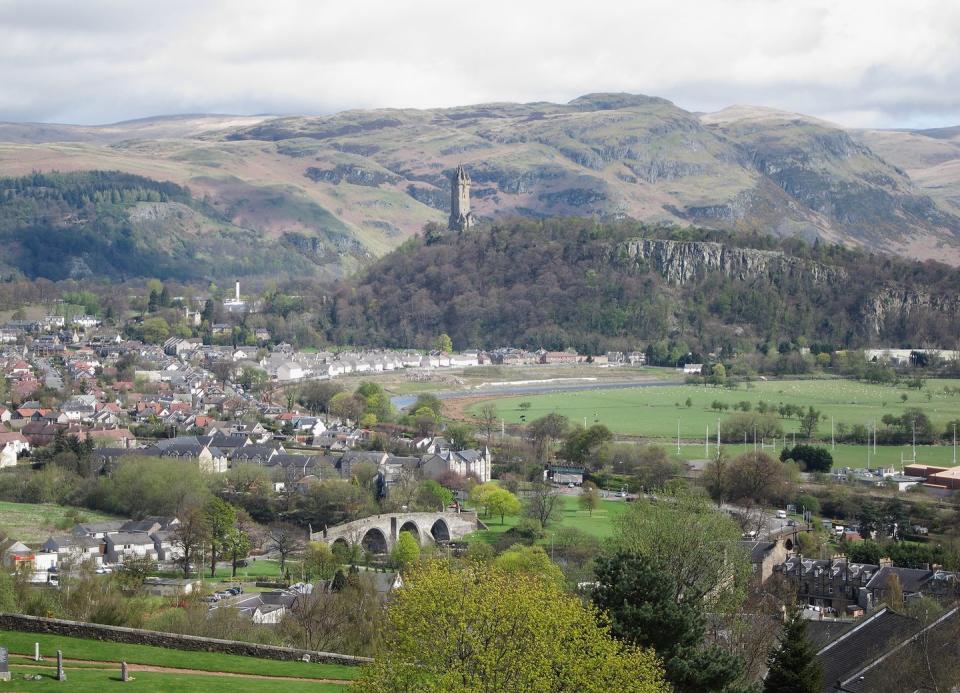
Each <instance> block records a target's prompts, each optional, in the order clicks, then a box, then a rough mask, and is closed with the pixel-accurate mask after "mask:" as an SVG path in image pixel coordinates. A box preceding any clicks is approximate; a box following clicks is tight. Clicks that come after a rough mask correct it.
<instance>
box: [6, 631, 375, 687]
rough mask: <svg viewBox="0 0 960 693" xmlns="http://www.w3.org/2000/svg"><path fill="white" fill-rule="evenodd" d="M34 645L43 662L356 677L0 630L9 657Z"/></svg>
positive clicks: (330, 668) (333, 669) (300, 665)
mask: <svg viewBox="0 0 960 693" xmlns="http://www.w3.org/2000/svg"><path fill="white" fill-rule="evenodd" d="M35 642H39V643H40V654H41V655H42V656H43V657H45V658H47V659H50V658H53V657H56V651H57V650H58V649H59V650H63V656H64V657H66V658H67V659H86V660H94V661H109V662H118V661H120V660H124V661H126V662H127V663H128V664H151V665H154V666H163V667H175V668H179V669H194V670H197V671H225V672H231V673H237V674H257V675H262V676H276V677H283V676H286V677H298V678H311V679H354V678H356V677H357V675H358V673H359V669H358V668H357V667H351V666H343V665H339V664H306V663H304V662H281V661H276V660H271V659H259V658H256V657H241V656H239V655H228V654H218V653H213V652H189V651H184V650H170V649H166V648H163V647H152V646H149V645H127V644H123V643H114V642H102V641H99V640H84V639H82V638H70V637H65V636H61V635H46V634H42V633H20V632H15V631H6V630H0V645H3V646H4V647H6V648H7V649H8V650H9V651H10V652H11V653H16V654H25V655H32V654H33V643H35ZM284 685H286V684H284Z"/></svg>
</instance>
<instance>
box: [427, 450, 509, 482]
mask: <svg viewBox="0 0 960 693" xmlns="http://www.w3.org/2000/svg"><path fill="white" fill-rule="evenodd" d="M492 465H493V460H492V457H491V455H490V450H489V448H484V449H483V451H480V450H461V451H459V452H455V451H446V452H441V453H435V454H428V455H425V456H424V457H423V458H422V459H421V461H420V471H421V472H422V473H423V475H424V476H425V477H427V478H428V479H442V478H443V477H444V476H446V475H448V474H456V475H457V476H461V477H468V476H473V477H476V479H477V481H479V482H480V483H481V484H482V483H485V482H487V481H490V470H491V467H492Z"/></svg>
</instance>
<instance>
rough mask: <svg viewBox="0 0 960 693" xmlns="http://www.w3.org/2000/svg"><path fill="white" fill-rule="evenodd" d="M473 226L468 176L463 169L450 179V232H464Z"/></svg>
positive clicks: (460, 168)
mask: <svg viewBox="0 0 960 693" xmlns="http://www.w3.org/2000/svg"><path fill="white" fill-rule="evenodd" d="M473 224H474V218H473V212H471V211H470V175H469V174H468V173H467V172H466V170H465V169H464V168H463V164H460V165H458V166H457V170H456V171H454V172H453V175H452V176H451V177H450V221H449V222H448V224H447V225H448V227H449V228H450V230H451V231H466V230H467V229H469V228H470V227H471V226H473Z"/></svg>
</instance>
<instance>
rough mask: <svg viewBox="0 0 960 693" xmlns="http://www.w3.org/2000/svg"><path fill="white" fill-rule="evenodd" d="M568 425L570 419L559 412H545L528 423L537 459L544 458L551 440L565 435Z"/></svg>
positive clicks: (550, 446)
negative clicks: (545, 413) (544, 414)
mask: <svg viewBox="0 0 960 693" xmlns="http://www.w3.org/2000/svg"><path fill="white" fill-rule="evenodd" d="M522 405H523V403H521V406H522ZM569 426H570V421H569V420H568V419H567V417H566V416H562V415H560V414H547V415H546V416H543V417H541V418H539V419H537V420H535V421H532V422H531V423H530V425H529V426H528V427H527V431H528V433H529V434H530V437H531V438H532V439H533V446H534V449H535V450H536V452H537V459H538V460H541V461H543V460H544V459H546V457H547V453H548V452H549V451H550V450H551V448H552V447H553V442H554V441H555V440H558V439H560V438H562V437H563V436H564V435H566V432H567V428H568V427H569Z"/></svg>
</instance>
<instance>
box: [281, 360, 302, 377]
mask: <svg viewBox="0 0 960 693" xmlns="http://www.w3.org/2000/svg"><path fill="white" fill-rule="evenodd" d="M305 376H306V371H305V370H304V368H303V366H301V365H300V364H299V363H295V362H293V361H284V362H283V363H281V364H280V365H279V366H278V367H277V380H280V381H286V380H300V379H301V378H304V377H305Z"/></svg>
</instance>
